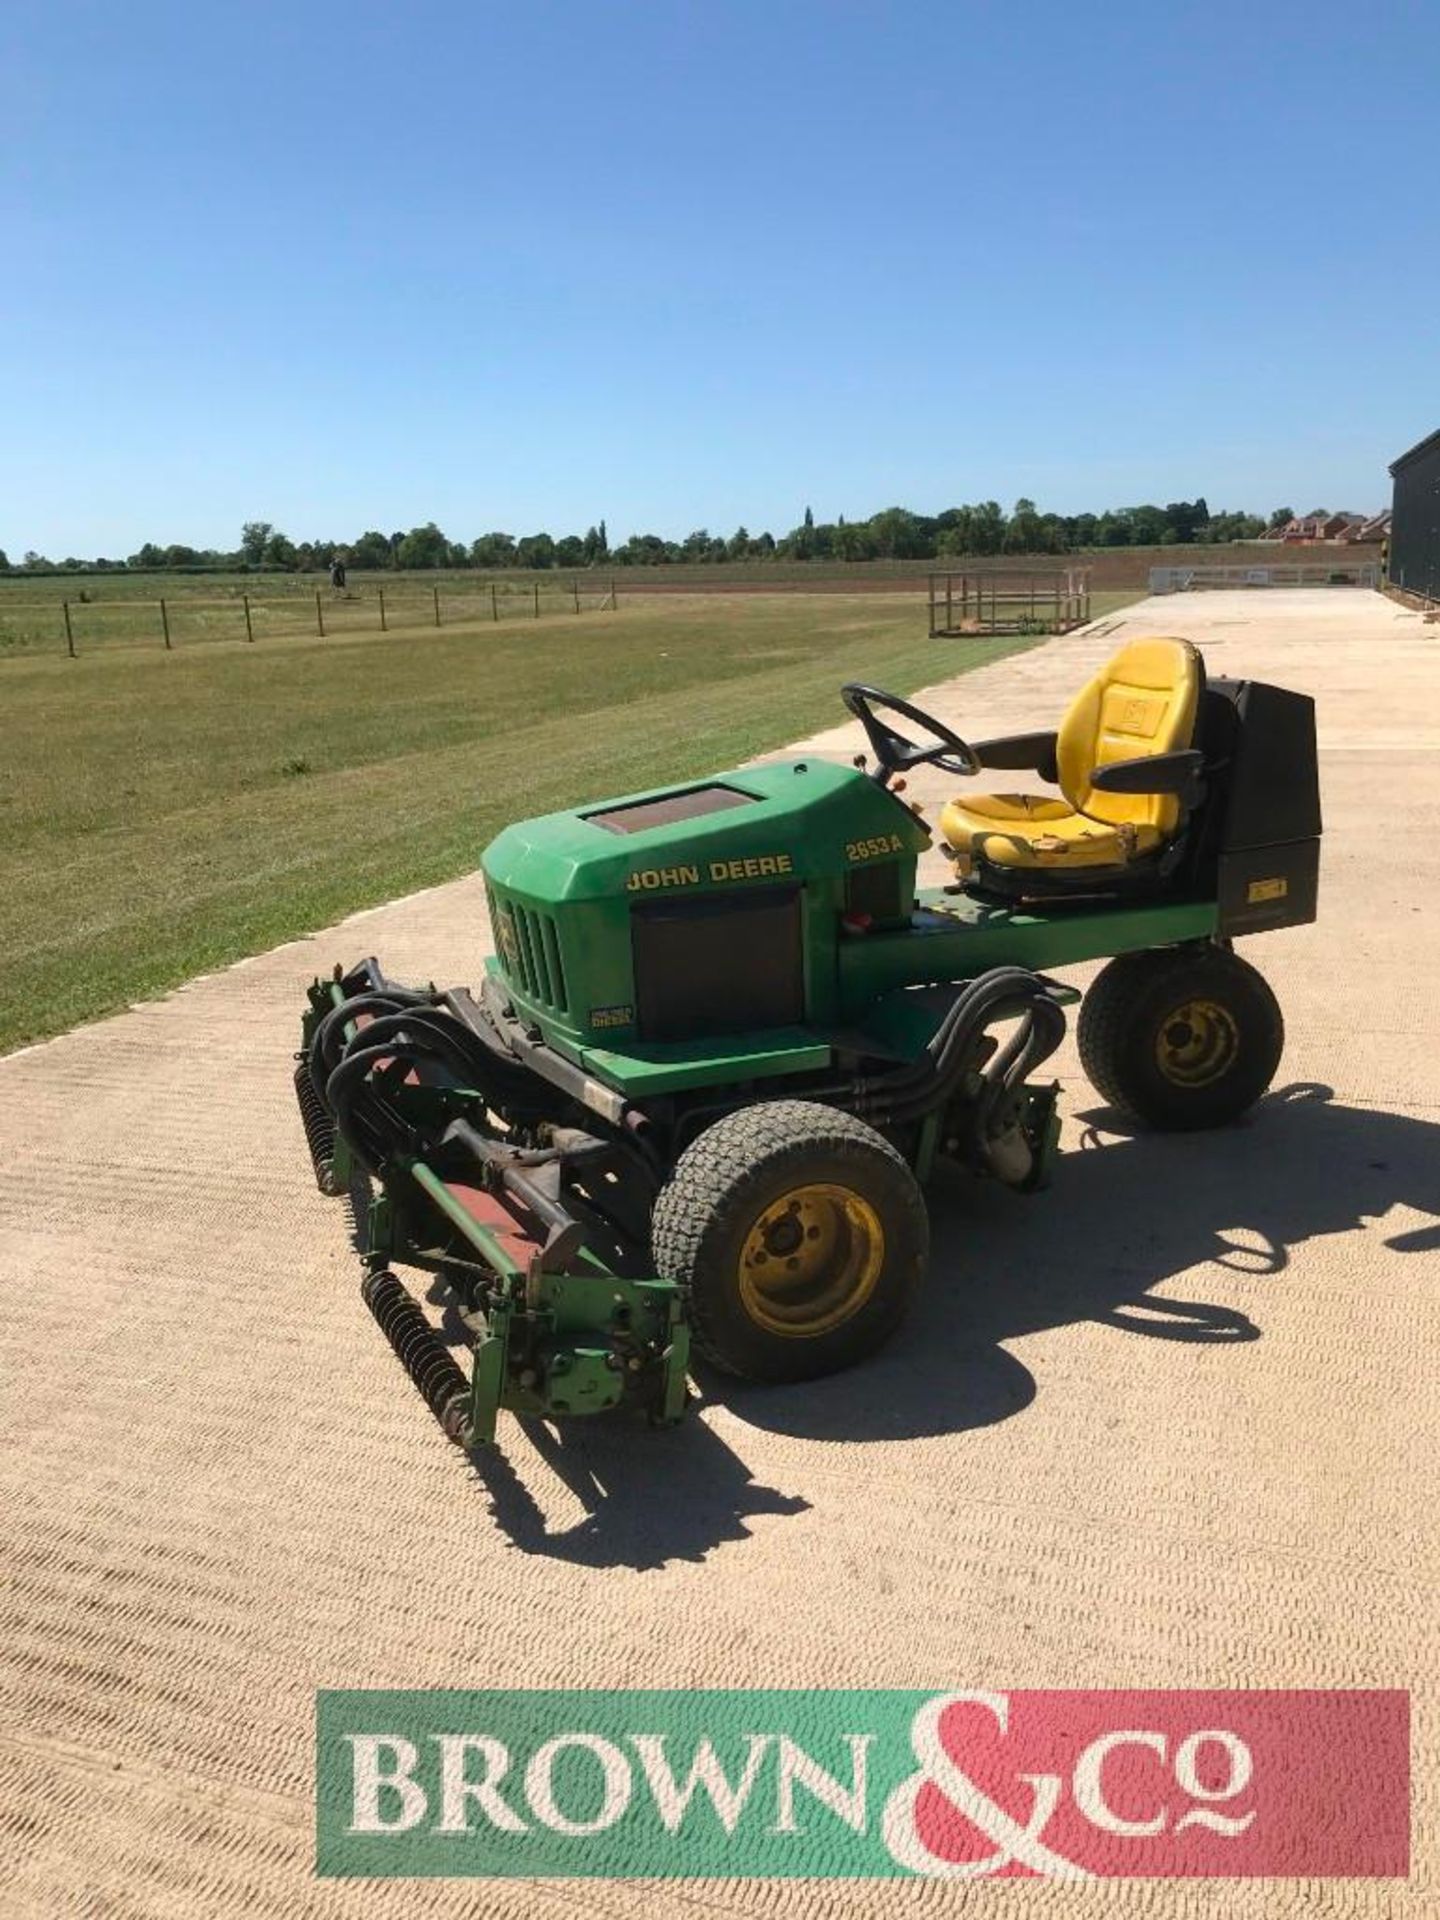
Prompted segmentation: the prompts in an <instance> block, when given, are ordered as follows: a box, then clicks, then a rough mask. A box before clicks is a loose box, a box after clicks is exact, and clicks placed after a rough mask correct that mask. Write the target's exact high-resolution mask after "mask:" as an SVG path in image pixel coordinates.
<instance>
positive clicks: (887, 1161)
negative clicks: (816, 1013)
mask: <svg viewBox="0 0 1440 1920" xmlns="http://www.w3.org/2000/svg"><path fill="white" fill-rule="evenodd" d="M651 1239H652V1243H653V1247H654V1253H655V1264H656V1270H657V1271H658V1272H659V1273H661V1274H663V1275H664V1276H665V1277H666V1278H667V1279H671V1280H674V1281H675V1282H676V1283H677V1284H678V1285H680V1286H682V1287H683V1288H685V1290H686V1292H687V1294H688V1297H689V1304H690V1317H691V1322H692V1325H693V1329H694V1336H695V1342H696V1346H697V1347H698V1348H699V1350H700V1351H701V1352H702V1353H703V1354H704V1355H705V1356H706V1358H707V1359H709V1360H711V1361H713V1362H714V1363H715V1365H717V1366H720V1367H723V1368H724V1369H725V1370H726V1371H727V1372H729V1373H735V1374H739V1375H740V1376H741V1377H742V1378H744V1379H748V1380H772V1381H781V1380H809V1379H813V1378H815V1377H816V1376H817V1375H819V1374H824V1373H834V1372H836V1371H838V1370H839V1369H840V1368H842V1367H848V1366H852V1365H853V1364H854V1363H855V1362H856V1361H857V1360H862V1359H864V1358H865V1356H866V1355H867V1354H870V1353H873V1352H874V1351H875V1349H876V1348H877V1347H879V1346H880V1345H881V1344H882V1343H883V1342H884V1341H885V1340H887V1339H888V1338H889V1336H890V1335H891V1334H892V1333H893V1332H894V1331H895V1329H896V1327H897V1326H898V1325H899V1324H900V1322H901V1320H902V1319H903V1318H904V1316H905V1312H906V1310H907V1308H908V1307H909V1305H910V1302H911V1300H912V1299H913V1297H914V1294H915V1291H916V1289H917V1287H918V1286H919V1283H920V1279H921V1276H922V1274H923V1272H924V1269H925V1262H926V1258H927V1256H928V1253H929V1226H928V1222H927V1219H926V1213H925V1202H924V1198H923V1196H922V1195H921V1192H920V1188H919V1185H918V1183H917V1181H916V1179H915V1176H914V1174H913V1173H912V1172H911V1171H910V1168H909V1167H908V1166H907V1165H906V1164H905V1162H904V1161H903V1160H902V1159H901V1157H900V1155H899V1154H898V1153H896V1151H895V1149H894V1148H893V1147H892V1146H890V1145H889V1144H888V1142H887V1141H885V1140H883V1139H882V1138H881V1137H880V1135H879V1134H878V1133H876V1132H875V1130H874V1128H873V1127H867V1126H866V1125H865V1123H864V1122H863V1121H861V1120H857V1119H856V1118H855V1117H854V1115H853V1114H848V1113H842V1112H839V1111H837V1110H835V1109H833V1108H830V1107H822V1106H819V1105H816V1104H814V1103H812V1102H809V1101H801V1100H777V1101H772V1102H768V1103H766V1104H764V1105H761V1106H755V1107H747V1108H745V1109H743V1110H742V1111H741V1112H739V1113H732V1114H727V1115H726V1117H725V1118H724V1119H723V1120H719V1121H717V1122H716V1123H715V1125H714V1126H713V1127H710V1128H708V1129H707V1130H706V1131H705V1132H704V1133H702V1134H701V1135H700V1137H699V1138H698V1139H697V1140H695V1141H694V1142H693V1143H692V1144H691V1145H690V1146H689V1147H688V1148H687V1149H686V1150H685V1152H684V1153H683V1154H682V1155H681V1156H680V1159H679V1160H678V1161H677V1162H676V1165H675V1170H674V1172H673V1173H672V1174H671V1176H670V1179H669V1180H668V1182H667V1183H666V1185H665V1187H664V1188H663V1189H662V1191H661V1194H660V1197H659V1199H658V1200H657V1201H656V1203H655V1212H654V1216H653V1219H652V1222H651Z"/></svg>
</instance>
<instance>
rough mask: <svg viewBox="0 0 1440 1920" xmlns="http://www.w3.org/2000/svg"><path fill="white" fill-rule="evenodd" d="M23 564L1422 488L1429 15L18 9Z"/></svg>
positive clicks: (1229, 8)
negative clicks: (336, 543)
mask: <svg viewBox="0 0 1440 1920" xmlns="http://www.w3.org/2000/svg"><path fill="white" fill-rule="evenodd" d="M0 33H3V41H0V150H3V162H4V165H3V173H0V275H3V295H0V421H3V443H0V444H3V448H4V459H3V463H0V547H4V548H5V549H6V550H7V551H8V552H9V554H10V556H11V558H12V560H13V559H15V558H17V557H18V555H19V554H20V553H22V552H23V551H24V550H25V549H27V548H31V547H33V548H36V549H38V550H40V551H42V552H45V553H47V554H49V555H51V557H54V558H58V557H60V556H61V555H63V554H67V553H76V554H82V555H90V554H95V553H105V554H110V555H117V554H119V555H123V554H125V553H128V552H131V551H133V550H134V549H135V548H136V547H137V546H138V545H139V544H140V543H141V542H142V541H144V540H147V539H154V540H158V541H162V542H165V541H170V540H179V541H185V542H188V543H191V544H195V545H201V546H207V545H218V546H227V547H228V546H232V545H234V544H236V543H237V541H238V537H239V527H240V523H241V521H242V520H245V519H250V518H263V519H267V520H272V521H274V522H275V523H276V524H278V525H279V526H281V527H283V528H284V529H285V530H286V531H287V532H289V533H290V534H291V535H292V536H293V537H295V538H310V537H327V538H329V537H343V536H345V535H349V534H353V533H356V532H358V531H360V530H361V529H362V528H364V527H371V526H374V527H378V528H380V529H381V530H382V531H386V532H388V531H390V530H392V529H394V528H408V527H410V526H412V525H413V524H415V523H416V522H418V521H423V520H428V519H431V518H433V519H435V520H437V521H438V522H439V523H440V525H441V526H442V527H443V528H444V529H445V530H446V532H447V533H448V534H449V535H450V536H451V538H454V539H459V538H464V539H467V540H468V539H470V538H472V537H473V536H474V535H475V534H477V533H480V532H485V531H489V530H491V529H495V528H500V529H505V530H507V531H510V532H513V533H516V534H523V533H527V532H534V531H536V530H538V529H541V528H545V529H548V530H549V531H551V532H554V533H557V534H559V533H562V532H569V531H583V530H584V528H585V526H586V525H587V524H589V523H591V522H592V521H595V520H597V519H599V518H600V517H601V516H602V515H603V516H604V517H605V518H606V520H607V521H608V524H609V530H610V534H611V537H612V540H613V539H616V538H624V537H625V536H626V535H628V534H629V533H632V532H637V531H654V532H658V533H661V534H665V535H668V536H683V535H684V534H686V533H687V532H689V531H690V530H691V529H692V528H695V527H699V526H706V527H709V528H710V529H711V530H712V531H715V532H721V533H726V534H728V533H730V532H731V531H733V530H734V528H735V526H736V525H737V524H739V523H742V522H743V523H744V524H745V525H747V526H748V527H749V528H750V529H751V531H752V532H754V531H758V530H759V529H760V528H762V527H769V528H771V529H772V530H773V531H775V532H777V533H779V532H782V531H783V530H785V529H786V528H787V527H790V526H792V525H794V524H795V523H796V522H797V521H798V520H799V518H800V516H801V514H802V512H803V509H804V507H805V506H806V505H807V504H808V505H811V506H813V508H814V511H815V514H816V516H817V518H820V519H832V518H834V517H835V516H836V515H837V514H839V513H844V514H845V515H846V516H847V517H849V518H858V517H861V516H863V515H866V514H868V513H870V512H873V511H875V510H876V509H878V508H880V507H883V506H888V505H891V504H895V503H900V504H904V505H907V506H912V507H915V508H917V509H919V510H921V511H928V512H935V511H938V510H940V509H941V508H943V507H946V506H949V505H952V504H955V503H957V502H960V501H965V500H973V499H978V498H986V497H994V498H997V499H999V500H1001V501H1002V502H1004V503H1005V504H1007V505H1008V504H1009V503H1010V502H1012V501H1013V500H1014V499H1015V497H1016V496H1017V495H1019V494H1028V495H1031V496H1033V497H1034V498H1036V499H1037V500H1038V501H1039V502H1040V504H1041V505H1042V507H1050V508H1054V509H1056V510H1059V511H1079V510H1081V509H1084V508H1094V509H1099V508H1103V507H1105V506H1120V505H1128V504H1132V503H1135V502H1138V501H1142V500H1148V499H1154V500H1157V501H1161V502H1163V501H1165V500H1167V499H1175V498H1179V497H1187V498H1188V497H1190V496H1192V495H1193V494H1195V493H1203V494H1204V495H1205V496H1206V497H1207V499H1208V500H1209V501H1210V504H1211V505H1212V507H1213V506H1222V505H1223V506H1230V507H1238V506H1243V507H1248V508H1253V509H1255V510H1257V511H1268V510H1269V509H1271V508H1272V507H1274V506H1277V505H1280V504H1288V505H1291V506H1294V507H1296V508H1297V509H1299V510H1302V511H1303V510H1305V509H1306V508H1308V507H1311V506H1314V505H1318V504H1321V503H1323V504H1326V505H1331V506H1338V507H1346V508H1357V509H1358V508H1367V507H1373V506H1378V505H1381V504H1383V503H1384V502H1385V501H1386V500H1387V499H1388V490H1389V482H1388V478H1387V476H1386V473H1385V466H1386V463H1387V462H1388V461H1389V460H1390V459H1392V458H1393V457H1394V456H1395V454H1397V453H1398V452H1400V451H1401V450H1402V449H1403V448H1405V447H1407V446H1409V445H1410V444H1411V443H1412V442H1414V441H1416V440H1418V439H1420V438H1421V437H1422V436H1423V435H1424V434H1426V433H1428V432H1429V431H1431V430H1432V429H1433V428H1434V427H1435V426H1436V425H1437V424H1440V391H1437V388H1440V355H1437V350H1436V349H1437V344H1440V326H1437V320H1436V314H1437V311H1440V302H1437V297H1436V296H1437V292H1440V230H1437V213H1440V194H1437V188H1440V139H1437V131H1436V129H1437V125H1440V116H1437V101H1440V9H1437V8H1436V7H1434V6H1433V5H1430V6H1426V5H1422V4H1416V5H1408V6H1407V5H1392V4H1384V0H1381V4H1378V5H1369V6H1367V5H1364V4H1361V0H1352V3H1351V4H1348V5H1344V6H1341V5H1335V4H1331V3H1330V0H1319V4H1313V3H1312V4H1310V5H1307V6H1306V7H1303V8H1300V7H1296V8H1285V9H1281V10H1279V11H1277V10H1276V9H1274V8H1268V9H1267V8H1264V7H1260V6H1256V5H1253V4H1252V5H1248V6H1240V5H1234V4H1231V3H1230V0H1220V3H1219V4H1210V5H1206V6H1204V7H1200V6H1194V7H1190V6H1177V5H1171V6H1164V5H1159V4H1143V5H1142V4H1135V3H1134V0H1119V3H1118V4H1108V5H1101V4H1088V5H1087V4H1072V5H1063V4H1054V3H1053V0H1006V3H1005V4H994V5H989V4H967V3H966V0H956V3H954V4H949V5H944V4H921V3H919V0H916V3H914V4H892V5H868V6H861V5H849V4H822V0H812V3H811V4H807V5H797V4H790V3H789V0H765V3H764V4H754V3H753V0H730V3H729V4H724V3H722V0H710V4H705V5H701V4H680V0H654V3H653V4H649V3H646V0H637V3H636V4H614V5H598V4H592V5H584V4H578V3H573V0H510V4H507V5H504V6H498V5H488V4H481V3H479V0H476V3H473V4H469V5H463V4H453V3H451V4H440V3H436V4H426V3H425V0H415V3H414V4H405V5H401V4H390V5H386V6H379V5H374V4H371V3H370V0H350V4H345V5H321V4H312V3H311V0H294V4H290V5H286V6H284V7H279V6H273V5H270V4H268V3H267V0H258V4H254V5H251V6H248V7H240V6H235V5H221V4H213V3H211V4H206V3H205V0H198V3H197V0H187V3H186V4H183V5H173V4H154V3H153V0H138V3H136V4H127V5H121V4H119V0H111V3H110V4H106V5H81V4H78V3H77V0H41V3H37V0H10V4H9V5H8V6H7V8H6V9H5V14H4V25H3V28H0Z"/></svg>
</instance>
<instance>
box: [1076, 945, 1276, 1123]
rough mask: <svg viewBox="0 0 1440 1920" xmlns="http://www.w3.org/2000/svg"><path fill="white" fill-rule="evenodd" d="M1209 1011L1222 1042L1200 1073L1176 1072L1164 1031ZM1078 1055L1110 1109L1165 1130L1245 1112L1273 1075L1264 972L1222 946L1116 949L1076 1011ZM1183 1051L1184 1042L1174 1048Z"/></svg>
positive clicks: (1271, 1012) (1272, 1011) (1272, 1006)
mask: <svg viewBox="0 0 1440 1920" xmlns="http://www.w3.org/2000/svg"><path fill="white" fill-rule="evenodd" d="M1197 1006H1200V1007H1205V1008H1209V1009H1211V1010H1212V1016H1211V1017H1212V1018H1213V1020H1214V1021H1215V1022H1216V1024H1217V1027H1218V1028H1219V1029H1220V1031H1221V1034H1222V1040H1223V1044H1220V1045H1219V1046H1218V1051H1217V1053H1216V1057H1215V1059H1214V1060H1212V1061H1211V1063H1210V1064H1209V1065H1208V1066H1206V1065H1204V1063H1203V1062H1202V1063H1201V1064H1200V1071H1201V1072H1202V1073H1205V1074H1208V1075H1209V1077H1202V1078H1198V1079H1197V1078H1194V1077H1192V1078H1190V1079H1189V1080H1186V1079H1184V1078H1183V1077H1182V1078H1177V1077H1176V1070H1175V1068H1174V1066H1173V1056H1174V1053H1175V1051H1176V1050H1175V1049H1169V1050H1168V1051H1169V1054H1170V1056H1171V1058H1172V1065H1171V1067H1170V1068H1168V1069H1167V1067H1166V1066H1165V1065H1163V1064H1162V1060H1163V1059H1164V1058H1165V1057H1166V1055H1167V1046H1166V1041H1165V1036H1166V1035H1167V1033H1174V1032H1176V1031H1184V1019H1185V1011H1186V1009H1189V1008H1195V1007H1197ZM1078 1039H1079V1045H1080V1061H1081V1064H1082V1066H1083V1067H1084V1069H1085V1075H1086V1078H1087V1079H1088V1080H1089V1081H1090V1084H1091V1085H1092V1086H1093V1087H1094V1088H1095V1090H1096V1092H1097V1093H1099V1094H1100V1095H1101V1096H1102V1098H1104V1099H1105V1100H1106V1101H1107V1102H1108V1103H1109V1104H1110V1105H1111V1106H1112V1107H1115V1108H1117V1109H1118V1110H1119V1111H1120V1112H1121V1113H1125V1114H1128V1115H1129V1116H1130V1117H1131V1118H1133V1119H1136V1120H1140V1121H1143V1122H1144V1123H1145V1124H1146V1125H1147V1126H1150V1127H1154V1128H1156V1129H1157V1130H1159V1131H1164V1132H1187V1131H1193V1130H1197V1129H1200V1128H1204V1127H1222V1126H1226V1125H1228V1124H1229V1123H1230V1122H1231V1121H1234V1120H1238V1119H1239V1118H1240V1116H1241V1115H1242V1114H1244V1113H1247V1112H1248V1111H1249V1109H1250V1108H1251V1107H1253V1106H1254V1104H1255V1102H1256V1101H1257V1100H1258V1099H1259V1098H1260V1096H1261V1094H1262V1093H1264V1091H1265V1089H1266V1088H1267V1087H1268V1086H1269V1085H1270V1082H1271V1081H1272V1080H1273V1079H1274V1077H1275V1073H1276V1070H1277V1068H1278V1067H1279V1065H1280V1056H1281V1054H1282V1053H1283V1052H1284V1048H1285V1021H1284V1016H1283V1015H1282V1014H1281V1012H1280V1005H1279V1002H1278V1001H1277V1000H1276V998H1275V995H1274V994H1273V993H1272V992H1271V990H1270V986H1269V984H1268V982H1267V981H1266V980H1265V978H1264V976H1263V975H1262V974H1260V973H1257V972H1256V970H1255V968H1254V967H1252V966H1251V965H1250V964H1249V962H1248V961H1245V960H1241V959H1239V958H1238V957H1237V956H1236V955H1235V954H1234V953H1231V952H1230V951H1229V950H1228V949H1227V948H1224V947H1213V946H1204V947H1171V948H1164V949H1157V950H1156V951H1153V952H1149V953H1131V954H1123V955H1122V956H1121V957H1120V958H1119V959H1116V960H1112V961H1111V962H1110V964H1109V965H1108V966H1107V967H1106V968H1105V969H1104V970H1103V972H1102V973H1100V975H1099V976H1098V977H1097V979H1096V980H1095V982H1094V984H1093V985H1092V986H1091V988H1090V989H1089V991H1088V992H1087V993H1086V995H1085V998H1084V1001H1083V1002H1082V1004H1081V1008H1080V1022H1079V1033H1078ZM1179 1052H1180V1053H1181V1054H1182V1055H1183V1052H1184V1049H1183V1047H1182V1048H1181V1049H1179Z"/></svg>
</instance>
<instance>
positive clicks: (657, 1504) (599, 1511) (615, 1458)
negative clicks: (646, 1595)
mask: <svg viewBox="0 0 1440 1920" xmlns="http://www.w3.org/2000/svg"><path fill="white" fill-rule="evenodd" d="M516 1425H517V1426H518V1427H519V1428H520V1429H521V1430H522V1431H523V1434H524V1437H525V1440H527V1441H528V1442H529V1443H530V1445H531V1446H533V1447H534V1449H535V1451H536V1452H537V1453H538V1454H539V1455H540V1457H541V1459H542V1460H543V1461H544V1462H545V1464H546V1466H547V1467H549V1468H550V1470H551V1471H552V1472H553V1473H554V1474H555V1475H556V1476H557V1478H558V1479H559V1480H561V1481H562V1482H563V1483H564V1485H565V1486H566V1487H567V1488H568V1489H569V1490H570V1492H571V1493H572V1494H573V1495H574V1496H575V1498H576V1499H577V1500H579V1501H580V1503H581V1505H582V1506H583V1507H584V1508H585V1517H584V1519H583V1520H581V1521H579V1522H578V1523H577V1524H576V1525H574V1526H570V1527H565V1528H561V1529H556V1530H555V1531H553V1532H552V1531H551V1530H550V1529H549V1527H548V1526H547V1524H546V1520H545V1515H544V1512H543V1511H542V1509H541V1507H540V1504H539V1502H538V1501H537V1500H536V1499H535V1497H534V1495H533V1494H532V1493H531V1492H530V1490H529V1488H528V1487H527V1486H526V1484H525V1482H524V1481H523V1480H522V1479H521V1477H520V1475H519V1474H518V1473H517V1472H516V1470H515V1468H514V1466H513V1465H512V1464H511V1462H510V1460H509V1459H507V1458H506V1456H505V1454H504V1453H503V1452H501V1451H499V1450H495V1451H486V1452H484V1453H475V1454H473V1455H472V1456H471V1462H472V1465H473V1467H474V1470H475V1474H476V1477H477V1478H478V1479H479V1481H480V1482H481V1484H482V1485H483V1487H484V1488H485V1491H486V1492H487V1493H488V1494H489V1496H490V1504H491V1511H492V1513H493V1514H494V1517H495V1521H496V1524H497V1525H498V1526H499V1527H501V1528H502V1530H503V1531H504V1532H505V1533H507V1534H508V1535H509V1537H510V1540H511V1543H512V1545H514V1546H516V1547H519V1548H520V1550H521V1551H522V1552H524V1553H536V1554H542V1555H544V1556H546V1557H547V1558H549V1559H552V1560H568V1561H570V1562H572V1563H573V1564H575V1565H577V1566H585V1567H633V1568H635V1569H637V1570H638V1571H646V1570H648V1569H652V1568H655V1567H663V1566H664V1565H665V1564H666V1562H667V1561H670V1560H695V1561H699V1560H703V1559H704V1558H705V1556H706V1554H708V1553H709V1552H710V1551H711V1550H712V1549H713V1548H715V1547H718V1546H720V1545H722V1544H723V1543H724V1542H725V1541H727V1540H744V1539H746V1538H748V1536H749V1533H750V1528H749V1526H748V1525H747V1524H746V1522H747V1521H749V1520H750V1519H752V1518H753V1517H754V1516H755V1515H756V1514H762V1513H774V1514H796V1513H804V1512H805V1511H806V1510H807V1508H808V1507H809V1505H810V1502H809V1501H808V1500H803V1499H801V1498H800V1497H799V1495H797V1494H784V1493H779V1492H777V1491H776V1489H775V1488H774V1487H766V1486H761V1485H760V1484H759V1483H758V1482H757V1481H756V1480H754V1479H753V1478H752V1477H751V1473H750V1469H749V1468H748V1467H747V1466H746V1465H745V1463H744V1461H743V1460H741V1459H740V1457H739V1455H738V1454H736V1453H735V1452H733V1451H732V1449H731V1448H729V1447H728V1446H726V1444H725V1442H724V1441H723V1440H722V1439H721V1438H720V1436H719V1434H717V1433H716V1432H714V1431H713V1429H712V1428H710V1427H708V1426H706V1424H705V1423H704V1421H703V1420H697V1419H694V1418H691V1419H687V1420H686V1421H684V1422H683V1423H682V1424H681V1425H680V1426H678V1427H669V1428H665V1429H663V1430H661V1431H658V1432H655V1433H647V1432H646V1431H645V1429H644V1428H643V1427H642V1426H641V1425H640V1424H639V1423H638V1422H637V1421H636V1420H633V1419H627V1418H625V1417H624V1416H623V1415H616V1416H614V1417H608V1416H601V1417H600V1418H597V1419H593V1420H574V1421H566V1422H563V1423H556V1424H555V1425H551V1424H550V1423H548V1422H546V1421H543V1420H518V1421H517V1422H516ZM637 1446H645V1447H647V1448H653V1449H655V1452H656V1454H657V1456H658V1457H657V1458H656V1459H655V1461H654V1462H653V1467H654V1471H653V1472H647V1473H643V1474H637V1473H636V1471H635V1449H636V1447H637ZM657 1474H658V1476H659V1480H660V1483H661V1484H663V1486H664V1491H665V1497H664V1499H662V1500H657V1499H656V1498H655V1488H656V1484H657V1482H656V1475H657Z"/></svg>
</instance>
